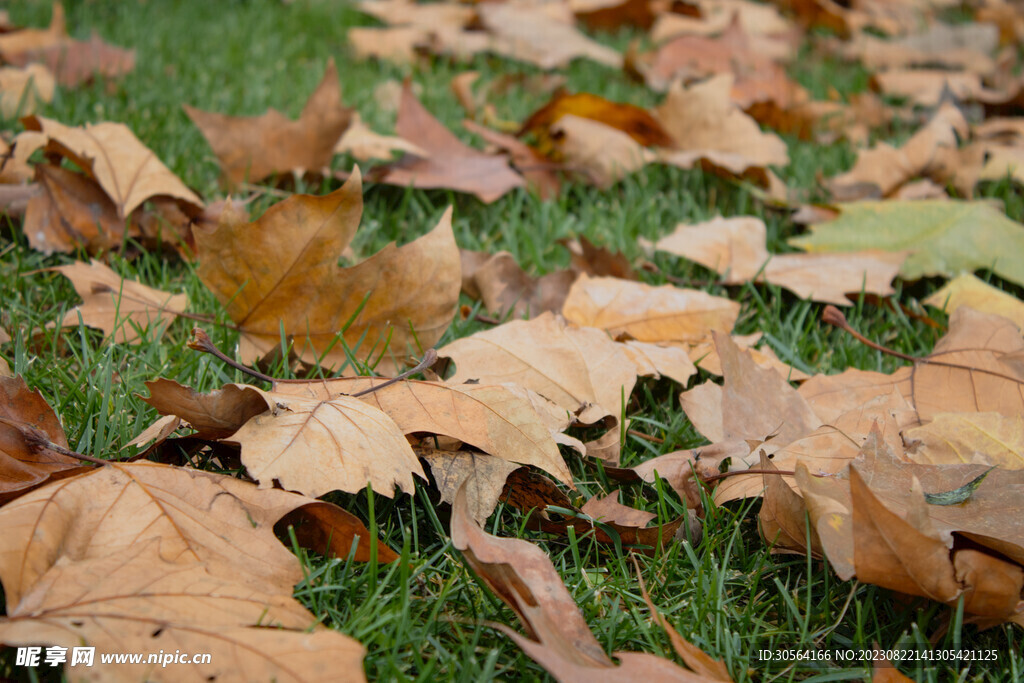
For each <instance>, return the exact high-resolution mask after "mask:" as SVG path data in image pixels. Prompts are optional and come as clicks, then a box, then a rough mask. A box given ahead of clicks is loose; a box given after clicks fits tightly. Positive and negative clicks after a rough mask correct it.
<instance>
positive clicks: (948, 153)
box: [828, 103, 968, 202]
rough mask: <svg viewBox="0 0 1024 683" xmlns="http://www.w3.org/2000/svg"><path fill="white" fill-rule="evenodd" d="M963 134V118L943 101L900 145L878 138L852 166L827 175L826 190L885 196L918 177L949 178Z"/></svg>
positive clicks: (847, 195) (842, 195)
mask: <svg viewBox="0 0 1024 683" xmlns="http://www.w3.org/2000/svg"><path fill="white" fill-rule="evenodd" d="M967 136H968V125H967V119H966V118H964V115H963V113H962V112H961V111H960V109H959V108H958V107H956V106H955V105H953V104H949V103H945V104H943V105H942V106H941V107H939V109H938V111H936V112H935V114H934V115H933V116H932V118H931V120H930V121H929V122H928V123H927V124H926V125H925V126H924V127H922V128H921V129H920V130H919V131H917V132H916V133H915V134H914V135H913V136H912V137H911V138H910V139H909V140H907V142H906V144H904V145H903V146H902V147H900V148H898V149H897V148H895V147H892V146H890V145H888V144H886V143H884V142H882V143H879V144H877V145H876V146H874V147H872V148H871V149H869V150H862V151H861V152H860V153H859V154H858V155H857V162H856V163H855V164H854V166H853V168H852V169H850V170H849V171H847V172H846V173H842V174H840V175H837V176H835V177H833V178H830V179H829V181H828V189H829V192H831V193H832V196H833V197H835V198H836V199H837V200H839V201H847V202H848V201H853V200H857V199H863V198H868V197H872V198H880V197H888V196H890V195H892V194H893V193H895V192H896V191H897V190H898V189H900V188H901V187H903V186H904V185H905V184H906V183H908V182H909V181H911V180H913V179H915V178H919V177H925V178H932V179H935V180H938V181H939V182H946V181H949V180H952V177H953V175H954V173H955V172H957V170H958V169H957V166H958V165H959V164H958V157H959V154H958V152H957V146H958V144H959V142H960V140H963V139H966V138H967Z"/></svg>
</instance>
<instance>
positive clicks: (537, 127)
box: [519, 91, 674, 147]
mask: <svg viewBox="0 0 1024 683" xmlns="http://www.w3.org/2000/svg"><path fill="white" fill-rule="evenodd" d="M569 115H572V116H576V117H578V118H583V119H589V120H592V121H597V122H598V123H603V124H604V125H606V126H609V127H611V128H615V129H616V130H619V131H622V132H623V133H625V134H626V135H628V136H629V137H630V138H632V139H633V141H634V142H636V143H637V144H638V145H640V146H642V147H671V146H672V145H673V144H674V141H673V139H672V137H671V136H670V135H669V134H668V133H667V132H665V130H664V129H663V128H662V127H661V124H660V123H659V122H658V120H657V119H656V118H654V117H653V116H651V115H650V114H649V113H648V112H647V110H646V109H641V108H640V107H637V106H635V105H632V104H627V103H621V102H613V101H611V100H607V99H605V98H603V97H599V96H598V95H593V94H591V93H585V92H584V93H576V94H571V93H568V92H566V91H559V92H557V93H556V94H555V96H554V97H552V98H551V99H550V100H549V101H548V102H547V104H545V105H544V106H543V107H541V108H540V109H538V110H537V111H535V112H533V113H532V114H530V116H529V118H527V119H526V121H524V122H523V125H522V127H521V128H520V129H519V135H523V134H526V133H533V134H534V135H537V136H540V137H541V138H543V136H544V135H545V134H546V133H547V131H548V130H549V129H550V128H551V127H552V126H553V125H554V124H556V123H558V121H559V120H560V119H562V118H563V117H565V116H569Z"/></svg>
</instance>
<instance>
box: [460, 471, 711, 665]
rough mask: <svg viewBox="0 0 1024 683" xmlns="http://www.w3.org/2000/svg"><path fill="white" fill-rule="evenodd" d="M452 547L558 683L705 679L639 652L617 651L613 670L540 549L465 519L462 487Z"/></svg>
mask: <svg viewBox="0 0 1024 683" xmlns="http://www.w3.org/2000/svg"><path fill="white" fill-rule="evenodd" d="M451 526H452V529H451V533H452V543H453V544H454V545H455V547H456V548H457V549H458V550H460V551H461V552H462V555H463V557H464V558H466V562H467V563H468V564H469V565H470V566H471V567H472V568H473V571H474V572H475V573H476V574H477V576H479V577H480V579H481V580H482V581H483V582H484V583H485V584H486V585H487V587H488V588H490V589H491V591H492V592H493V593H494V594H495V595H497V596H498V597H499V598H501V600H502V601H503V602H504V603H505V604H506V605H508V606H509V607H511V608H512V610H513V611H514V612H515V613H516V615H517V616H518V617H519V619H520V621H521V623H522V624H523V627H524V628H525V629H526V631H527V636H526V637H524V636H522V635H520V634H518V633H516V632H515V631H512V630H511V629H507V628H505V627H502V628H501V631H502V632H503V633H505V635H507V636H509V637H510V638H512V639H513V640H514V641H515V642H516V644H518V645H519V647H521V648H523V651H524V652H526V654H528V655H529V656H530V657H532V658H533V659H534V660H536V661H537V662H538V663H540V664H541V665H542V666H543V667H544V668H546V669H547V670H548V671H549V672H550V673H551V674H552V675H553V676H554V677H555V678H556V679H557V680H560V681H569V680H582V679H583V677H584V676H585V677H586V679H587V680H592V681H620V680H621V681H625V680H635V678H636V677H638V676H643V677H647V678H651V679H653V680H680V681H708V680H717V679H708V678H705V677H704V676H700V675H698V674H694V673H690V672H688V671H686V670H684V669H681V668H679V667H678V666H676V665H675V664H673V663H671V662H669V661H668V660H665V659H661V658H659V657H655V656H654V655H650V654H645V653H638V652H616V653H614V655H613V656H614V657H615V658H616V659H618V660H619V662H621V664H620V665H618V666H616V665H615V664H614V663H613V662H612V660H611V659H609V658H608V656H607V655H606V654H605V653H604V650H603V649H602V648H601V645H600V644H599V643H598V642H597V640H596V639H595V638H594V636H593V634H592V633H591V632H590V629H589V627H588V626H587V623H586V622H585V621H584V620H583V615H582V614H581V613H580V611H579V608H578V607H577V606H576V603H575V602H574V601H573V599H572V596H570V595H569V592H568V590H566V588H565V585H564V584H563V583H562V580H561V578H560V577H559V576H558V572H556V571H555V568H554V566H553V565H552V564H551V560H549V559H548V557H547V556H546V555H545V554H544V552H543V551H542V550H540V548H538V547H537V546H535V545H533V544H532V543H528V542H526V541H522V540H519V539H516V538H498V537H497V536H491V535H490V534H487V533H485V532H484V531H483V530H482V529H480V528H479V527H478V526H477V525H476V524H475V523H474V522H473V521H472V520H471V518H470V515H469V510H468V505H467V500H466V494H465V487H463V489H461V490H460V491H459V493H458V494H457V495H456V498H455V504H454V505H453V506H452V523H451Z"/></svg>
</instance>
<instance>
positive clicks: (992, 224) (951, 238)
mask: <svg viewBox="0 0 1024 683" xmlns="http://www.w3.org/2000/svg"><path fill="white" fill-rule="evenodd" d="M838 208H839V211H840V213H839V217H838V218H836V219H835V220H832V221H828V222H826V223H818V224H816V225H812V226H811V234H809V235H806V236H803V237H796V238H793V239H791V240H790V244H793V245H795V246H797V247H800V248H801V249H805V250H807V251H813V252H850V251H861V250H864V249H882V250H884V251H889V252H898V251H913V253H912V254H911V255H910V256H908V257H907V259H906V260H905V261H904V262H903V266H902V267H901V268H900V276H901V277H903V278H904V279H907V280H917V279H919V278H921V277H925V276H930V275H956V274H959V273H960V272H962V271H971V270H976V269H978V268H988V269H990V270H992V271H993V272H994V273H996V274H997V275H999V276H1000V277H1003V278H1005V279H1007V280H1010V281H1012V282H1015V283H1017V284H1024V262H1022V261H1021V260H1020V259H1015V258H1012V257H1011V256H1010V254H1016V253H1024V227H1021V225H1020V224H1019V223H1016V222H1015V221H1012V220H1010V219H1009V218H1007V217H1006V216H1005V215H1004V214H1003V213H1002V212H1001V211H999V210H998V209H995V208H993V207H992V206H991V205H990V204H988V203H984V202H967V201H941V200H924V201H885V202H855V203H852V204H839V205H838Z"/></svg>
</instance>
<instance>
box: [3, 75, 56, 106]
mask: <svg viewBox="0 0 1024 683" xmlns="http://www.w3.org/2000/svg"><path fill="white" fill-rule="evenodd" d="M54 88H55V83H54V79H53V74H52V73H51V72H50V70H49V69H47V68H46V67H45V66H43V65H41V64H29V65H27V66H25V67H23V68H15V67H11V66H5V67H2V68H0V115H2V116H3V117H4V118H5V119H13V118H20V117H22V116H28V115H29V114H33V113H35V111H36V110H37V109H39V105H40V103H46V102H52V101H53V91H54Z"/></svg>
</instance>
